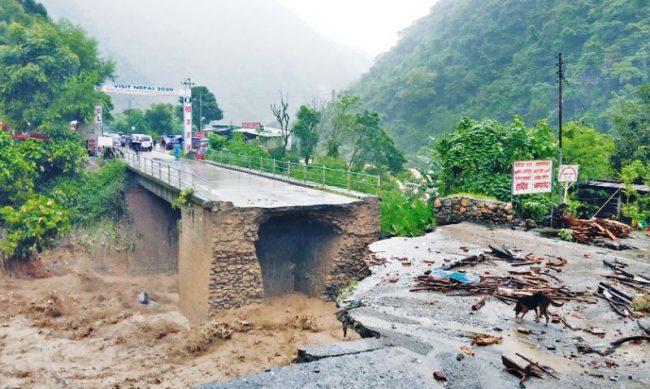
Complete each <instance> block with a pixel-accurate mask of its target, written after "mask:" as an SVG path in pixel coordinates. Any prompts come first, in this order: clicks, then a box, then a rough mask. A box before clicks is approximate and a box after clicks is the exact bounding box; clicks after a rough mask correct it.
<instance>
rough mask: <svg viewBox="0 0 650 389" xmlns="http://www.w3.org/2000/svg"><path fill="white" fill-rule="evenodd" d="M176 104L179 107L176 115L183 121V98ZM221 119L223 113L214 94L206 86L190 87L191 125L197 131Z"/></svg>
mask: <svg viewBox="0 0 650 389" xmlns="http://www.w3.org/2000/svg"><path fill="white" fill-rule="evenodd" d="M178 102H179V103H180V104H181V106H179V107H177V109H176V115H177V116H178V118H179V119H180V120H181V121H182V120H183V106H182V104H183V98H182V97H181V98H179V99H178ZM221 119H223V111H222V110H221V108H220V107H219V104H218V103H217V98H216V97H215V96H214V93H212V92H210V90H209V89H208V87H206V86H193V87H192V123H194V124H196V126H197V127H198V129H199V130H201V129H202V128H203V126H204V125H205V124H208V123H210V121H212V120H221Z"/></svg>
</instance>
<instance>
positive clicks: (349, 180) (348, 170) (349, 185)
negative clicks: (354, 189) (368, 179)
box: [348, 168, 351, 190]
mask: <svg viewBox="0 0 650 389" xmlns="http://www.w3.org/2000/svg"><path fill="white" fill-rule="evenodd" d="M350 173H351V172H350V169H349V168H348V190H349V189H350V178H351V177H350Z"/></svg>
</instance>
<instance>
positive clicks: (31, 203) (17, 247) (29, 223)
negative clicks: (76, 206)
mask: <svg viewBox="0 0 650 389" xmlns="http://www.w3.org/2000/svg"><path fill="white" fill-rule="evenodd" d="M0 217H1V218H2V221H3V222H4V224H5V226H6V234H7V237H6V239H4V240H3V241H2V242H1V243H0V249H1V250H2V251H3V252H4V254H6V255H7V256H8V257H9V258H16V259H27V258H29V257H30V256H31V255H32V254H33V253H34V252H41V251H43V250H44V249H47V248H50V247H52V246H53V245H54V242H55V241H56V239H58V238H60V237H62V236H64V235H65V234H67V233H68V232H70V230H71V223H70V213H69V212H68V211H67V210H65V209H63V207H61V206H60V205H59V204H57V203H56V201H54V200H53V199H51V198H47V197H45V196H43V195H30V196H29V198H28V199H27V201H26V202H25V204H23V205H22V206H21V207H19V208H18V209H14V208H13V207H11V206H6V207H4V208H2V209H0Z"/></svg>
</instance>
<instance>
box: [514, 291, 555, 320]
mask: <svg viewBox="0 0 650 389" xmlns="http://www.w3.org/2000/svg"><path fill="white" fill-rule="evenodd" d="M549 304H550V305H553V306H554V307H561V306H563V305H564V304H562V303H556V302H555V301H553V300H551V299H550V298H549V297H548V296H547V295H545V294H544V292H537V293H535V294H534V295H532V296H525V297H522V298H520V299H519V300H517V305H515V317H518V316H519V314H520V313H521V314H522V315H521V318H522V320H523V318H524V316H526V313H528V311H530V310H532V309H534V310H535V321H539V318H540V317H542V315H544V316H545V317H546V325H548V320H549V318H548V313H547V312H546V310H547V309H548V306H549Z"/></svg>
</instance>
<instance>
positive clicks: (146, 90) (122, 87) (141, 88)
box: [99, 83, 186, 96]
mask: <svg viewBox="0 0 650 389" xmlns="http://www.w3.org/2000/svg"><path fill="white" fill-rule="evenodd" d="M99 89H100V90H101V91H102V92H105V93H117V94H123V95H144V96H185V95H186V91H185V90H183V89H177V88H172V87H169V86H156V85H139V84H118V83H111V84H101V85H100V86H99Z"/></svg>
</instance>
